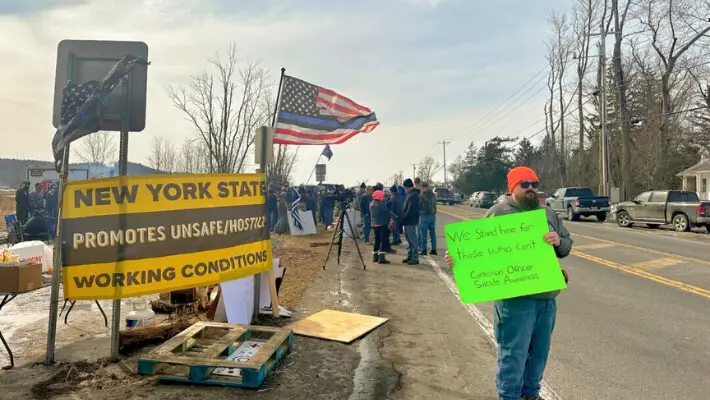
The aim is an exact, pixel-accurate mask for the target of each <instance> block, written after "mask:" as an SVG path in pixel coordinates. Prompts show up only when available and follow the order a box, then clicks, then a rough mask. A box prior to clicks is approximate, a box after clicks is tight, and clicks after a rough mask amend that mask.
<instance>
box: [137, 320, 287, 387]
mask: <svg viewBox="0 0 710 400" xmlns="http://www.w3.org/2000/svg"><path fill="white" fill-rule="evenodd" d="M247 341H250V342H258V343H259V347H260V348H259V349H258V350H257V351H256V353H255V354H253V355H252V356H250V357H249V359H248V360H245V361H231V360H228V359H227V357H229V356H230V355H231V354H232V353H233V352H235V351H236V350H237V349H239V347H240V346H241V345H243V344H244V343H245V342H247ZM292 345H293V330H290V329H282V328H273V327H267V326H251V325H233V324H225V323H219V322H206V321H200V322H198V323H196V324H194V325H192V326H191V327H189V328H187V329H185V330H184V331H182V332H180V333H179V334H178V335H177V336H175V337H173V338H172V339H170V340H168V341H167V342H165V343H163V344H162V345H161V346H160V347H158V348H156V349H155V350H153V351H151V352H150V353H149V354H148V355H147V356H146V357H145V358H143V359H140V360H138V374H140V375H157V377H158V379H162V380H170V381H179V382H189V383H201V384H208V385H222V386H237V387H248V388H258V387H259V386H260V385H261V384H262V383H263V382H264V380H265V379H266V377H267V375H268V374H269V373H270V372H271V371H272V370H273V369H274V367H275V366H276V363H278V362H279V360H281V359H282V358H283V357H284V355H286V353H287V352H288V351H289V350H290V349H291V346H292ZM218 368H219V370H218V371H221V372H220V373H223V371H224V369H225V368H228V369H231V370H232V371H234V370H238V371H239V376H227V375H223V374H217V373H215V372H216V371H215V370H216V369H218Z"/></svg>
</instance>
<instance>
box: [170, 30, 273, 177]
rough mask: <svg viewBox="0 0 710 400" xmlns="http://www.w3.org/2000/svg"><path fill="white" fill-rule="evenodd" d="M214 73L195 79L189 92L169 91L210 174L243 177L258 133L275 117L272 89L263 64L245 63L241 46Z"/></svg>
mask: <svg viewBox="0 0 710 400" xmlns="http://www.w3.org/2000/svg"><path fill="white" fill-rule="evenodd" d="M208 61H209V64H210V66H211V67H212V68H213V70H214V72H210V71H204V72H202V73H200V74H198V75H196V76H193V77H192V79H191V82H190V83H189V85H188V87H187V88H185V87H177V88H176V87H172V86H170V87H168V95H169V96H170V99H171V100H172V102H173V105H174V106H175V107H176V108H177V109H179V110H180V111H182V112H183V113H184V114H185V118H186V119H187V120H188V121H189V122H190V124H191V125H192V128H193V129H194V132H195V139H196V140H197V141H198V142H200V144H201V145H202V146H204V148H205V150H206V151H207V154H208V155H209V158H208V160H207V162H208V167H209V168H208V171H209V172H220V173H224V172H227V173H229V172H241V171H243V169H244V168H245V167H246V165H247V160H248V156H249V155H250V153H249V150H250V149H251V148H252V145H253V144H254V136H255V131H256V128H257V127H259V126H262V125H264V124H266V123H267V121H268V120H269V116H270V115H271V110H270V105H271V104H272V102H271V101H270V96H271V95H272V93H271V92H272V90H271V89H272V85H271V84H270V83H269V81H268V79H267V74H266V71H265V70H264V68H262V67H261V65H260V64H259V63H258V62H249V61H245V62H242V61H241V60H240V59H239V57H238V55H237V48H236V46H235V44H233V43H232V44H230V45H229V47H228V49H227V52H226V57H225V58H221V57H220V55H219V54H217V56H216V57H214V58H211V59H209V60H208Z"/></svg>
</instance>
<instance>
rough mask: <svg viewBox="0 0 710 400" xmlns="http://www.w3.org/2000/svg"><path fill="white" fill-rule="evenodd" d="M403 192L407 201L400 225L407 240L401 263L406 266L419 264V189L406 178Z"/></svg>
mask: <svg viewBox="0 0 710 400" xmlns="http://www.w3.org/2000/svg"><path fill="white" fill-rule="evenodd" d="M404 190H406V191H407V200H406V201H405V202H404V211H403V212H402V225H403V226H404V237H405V238H406V239H407V245H408V248H407V258H405V259H404V260H402V262H405V263H407V265H417V264H419V251H418V247H419V235H418V234H417V225H419V189H417V188H415V187H414V182H412V180H411V179H409V178H407V179H405V180H404Z"/></svg>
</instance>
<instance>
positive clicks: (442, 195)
mask: <svg viewBox="0 0 710 400" xmlns="http://www.w3.org/2000/svg"><path fill="white" fill-rule="evenodd" d="M434 195H435V196H436V202H437V203H444V204H448V205H450V206H452V205H454V204H455V203H457V201H456V200H455V199H454V194H453V193H451V191H450V190H449V189H447V188H445V187H435V188H434Z"/></svg>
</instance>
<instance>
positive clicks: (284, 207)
mask: <svg viewBox="0 0 710 400" xmlns="http://www.w3.org/2000/svg"><path fill="white" fill-rule="evenodd" d="M276 207H277V208H276V210H277V212H278V214H279V220H278V222H277V223H276V226H275V227H274V233H286V232H288V229H289V228H288V216H287V215H288V201H287V200H286V192H281V193H280V194H279V198H278V203H277V206H276Z"/></svg>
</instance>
